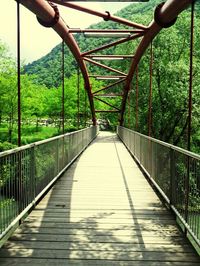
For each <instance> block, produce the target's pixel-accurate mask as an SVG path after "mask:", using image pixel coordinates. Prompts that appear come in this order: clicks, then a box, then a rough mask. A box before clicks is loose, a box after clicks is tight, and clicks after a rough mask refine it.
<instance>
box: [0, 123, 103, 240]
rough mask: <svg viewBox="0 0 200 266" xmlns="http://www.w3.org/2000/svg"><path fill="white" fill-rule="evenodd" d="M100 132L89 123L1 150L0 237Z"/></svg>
mask: <svg viewBox="0 0 200 266" xmlns="http://www.w3.org/2000/svg"><path fill="white" fill-rule="evenodd" d="M97 133H98V128H97V127H90V128H87V129H83V130H79V131H76V132H72V133H70V134H65V135H62V136H59V137H55V138H52V139H49V140H45V141H41V142H38V143H35V144H31V145H27V146H24V147H20V148H17V149H14V150H10V151H7V152H2V153H0V234H1V236H0V238H1V237H3V236H4V235H5V233H6V232H7V231H8V229H9V228H10V227H11V223H12V222H13V221H14V220H15V219H16V220H17V219H18V220H19V219H20V218H21V216H22V213H23V212H24V210H25V209H26V208H27V207H29V205H30V207H31V206H32V205H33V204H34V200H35V198H36V197H37V196H38V194H40V193H42V192H44V191H43V190H45V188H46V187H47V186H48V185H49V184H50V182H51V181H52V180H54V179H55V178H56V177H58V176H59V175H60V173H61V172H62V171H63V169H64V168H65V167H66V166H67V165H68V164H69V163H70V162H71V161H72V160H74V158H76V156H77V155H78V154H79V153H80V152H81V151H82V150H83V149H84V148H85V147H86V146H87V145H88V144H89V143H90V142H91V141H92V139H94V138H95V136H96V135H97ZM20 215H21V216H20Z"/></svg>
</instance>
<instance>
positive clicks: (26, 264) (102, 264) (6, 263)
mask: <svg viewBox="0 0 200 266" xmlns="http://www.w3.org/2000/svg"><path fill="white" fill-rule="evenodd" d="M11 263H12V264H11ZM0 264H1V265H3V266H10V265H12V266H19V265H20V266H21V265H23V266H30V265H31V266H40V265H42V266H44V265H47V266H49V265H53V266H64V265H67V266H71V265H76V266H77V265H79V266H80V265H81V266H94V265H95V266H116V265H117V266H133V265H134V266H158V262H157V261H134V264H133V262H132V261H116V260H80V259H76V260H74V259H70V260H68V259H41V258H12V259H7V258H0ZM169 265H170V266H198V265H199V263H198V262H190V264H189V265H188V262H184V261H181V262H166V261H164V262H163V261H159V266H169Z"/></svg>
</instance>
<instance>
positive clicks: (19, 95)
mask: <svg viewBox="0 0 200 266" xmlns="http://www.w3.org/2000/svg"><path fill="white" fill-rule="evenodd" d="M20 58H21V55H20V3H19V0H17V97H18V98H17V106H18V146H21V76H20V68H21V65H20Z"/></svg>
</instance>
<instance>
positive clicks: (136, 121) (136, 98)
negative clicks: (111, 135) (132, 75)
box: [135, 65, 139, 131]
mask: <svg viewBox="0 0 200 266" xmlns="http://www.w3.org/2000/svg"><path fill="white" fill-rule="evenodd" d="M135 91H136V97H135V101H136V103H135V130H136V131H137V130H138V95H139V93H138V65H137V67H136V88H135Z"/></svg>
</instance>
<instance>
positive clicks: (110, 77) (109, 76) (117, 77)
mask: <svg viewBox="0 0 200 266" xmlns="http://www.w3.org/2000/svg"><path fill="white" fill-rule="evenodd" d="M89 77H91V78H99V79H121V78H124V75H123V76H117V75H116V76H111V75H105V76H100V75H89Z"/></svg>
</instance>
